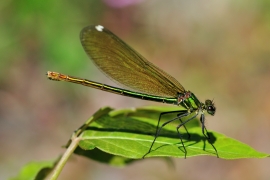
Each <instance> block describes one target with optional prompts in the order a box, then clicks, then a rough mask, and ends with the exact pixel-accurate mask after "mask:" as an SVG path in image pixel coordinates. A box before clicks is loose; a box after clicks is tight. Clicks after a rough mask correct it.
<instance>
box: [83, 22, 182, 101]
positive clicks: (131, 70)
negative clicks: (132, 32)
mask: <svg viewBox="0 0 270 180" xmlns="http://www.w3.org/2000/svg"><path fill="white" fill-rule="evenodd" d="M80 39H81V43H82V45H83V47H84V50H85V51H86V53H87V54H88V56H89V57H90V59H91V60H93V61H94V63H95V64H96V66H97V67H98V68H99V69H100V70H102V71H103V72H104V73H105V74H106V75H107V76H108V77H109V78H111V79H113V80H114V81H116V82H118V83H119V84H120V85H124V86H126V87H128V88H131V89H133V90H136V91H139V92H143V93H147V94H151V95H156V96H165V97H176V96H177V93H182V92H185V89H184V87H183V86H182V85H181V84H180V83H179V82H178V81H177V80H176V79H175V78H173V77H172V76H170V75H169V74H167V73H166V72H164V71H163V70H161V69H159V68H158V67H156V66H155V65H154V64H152V63H151V62H149V61H147V60H146V59H145V58H144V57H143V56H141V55H140V54H139V53H137V52H136V51H135V50H133V49H132V48H131V47H130V46H129V45H127V44H126V43H125V42H123V41H122V40H121V39H120V38H118V37H117V36H116V35H114V34H113V33H112V32H111V31H109V30H108V29H106V28H104V27H103V26H100V25H97V26H94V25H92V26H88V27H85V28H84V29H82V31H81V34H80Z"/></svg>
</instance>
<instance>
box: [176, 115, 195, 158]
mask: <svg viewBox="0 0 270 180" xmlns="http://www.w3.org/2000/svg"><path fill="white" fill-rule="evenodd" d="M196 116H198V112H196V114H195V115H194V116H192V117H191V118H189V119H187V120H186V121H184V122H182V121H181V122H182V123H181V124H179V125H178V126H177V127H176V130H177V133H178V136H179V138H180V140H181V144H182V146H183V148H184V152H185V159H186V158H187V150H186V147H185V145H184V143H183V140H182V135H181V133H180V131H179V128H180V127H182V126H184V127H185V124H186V123H187V122H189V121H191V120H192V119H194V118H195V117H196Z"/></svg>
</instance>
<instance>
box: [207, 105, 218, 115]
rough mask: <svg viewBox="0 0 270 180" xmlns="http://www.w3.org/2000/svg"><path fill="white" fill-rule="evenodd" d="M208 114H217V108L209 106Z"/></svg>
mask: <svg viewBox="0 0 270 180" xmlns="http://www.w3.org/2000/svg"><path fill="white" fill-rule="evenodd" d="M207 112H208V113H209V114H211V115H212V116H213V115H214V114H215V112H216V108H215V106H214V105H213V104H212V105H210V106H207Z"/></svg>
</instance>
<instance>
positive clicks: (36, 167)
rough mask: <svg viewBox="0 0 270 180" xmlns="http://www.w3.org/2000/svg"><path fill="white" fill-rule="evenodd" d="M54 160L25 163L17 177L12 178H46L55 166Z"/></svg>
mask: <svg viewBox="0 0 270 180" xmlns="http://www.w3.org/2000/svg"><path fill="white" fill-rule="evenodd" d="M54 164H55V162H54V161H43V162H30V163H28V164H27V165H25V166H24V167H23V168H22V169H21V171H20V172H19V174H18V175H17V176H16V177H13V178H11V180H28V179H29V180H32V179H35V180H41V179H44V178H45V177H46V176H47V175H48V174H49V173H50V172H51V170H52V168H53V167H54Z"/></svg>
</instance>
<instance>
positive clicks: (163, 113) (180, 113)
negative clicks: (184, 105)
mask: <svg viewBox="0 0 270 180" xmlns="http://www.w3.org/2000/svg"><path fill="white" fill-rule="evenodd" d="M173 113H178V114H177V117H180V116H181V115H182V114H184V113H187V110H179V111H168V112H162V113H160V115H159V119H158V125H157V127H156V133H157V131H158V127H159V122H160V120H161V117H162V116H163V115H165V114H173ZM181 117H182V116H181ZM179 121H180V122H181V123H183V122H182V120H181V118H179ZM183 126H184V128H185V130H186V132H187V135H188V139H189V138H190V134H189V132H188V130H187V128H186V126H185V125H183Z"/></svg>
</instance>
